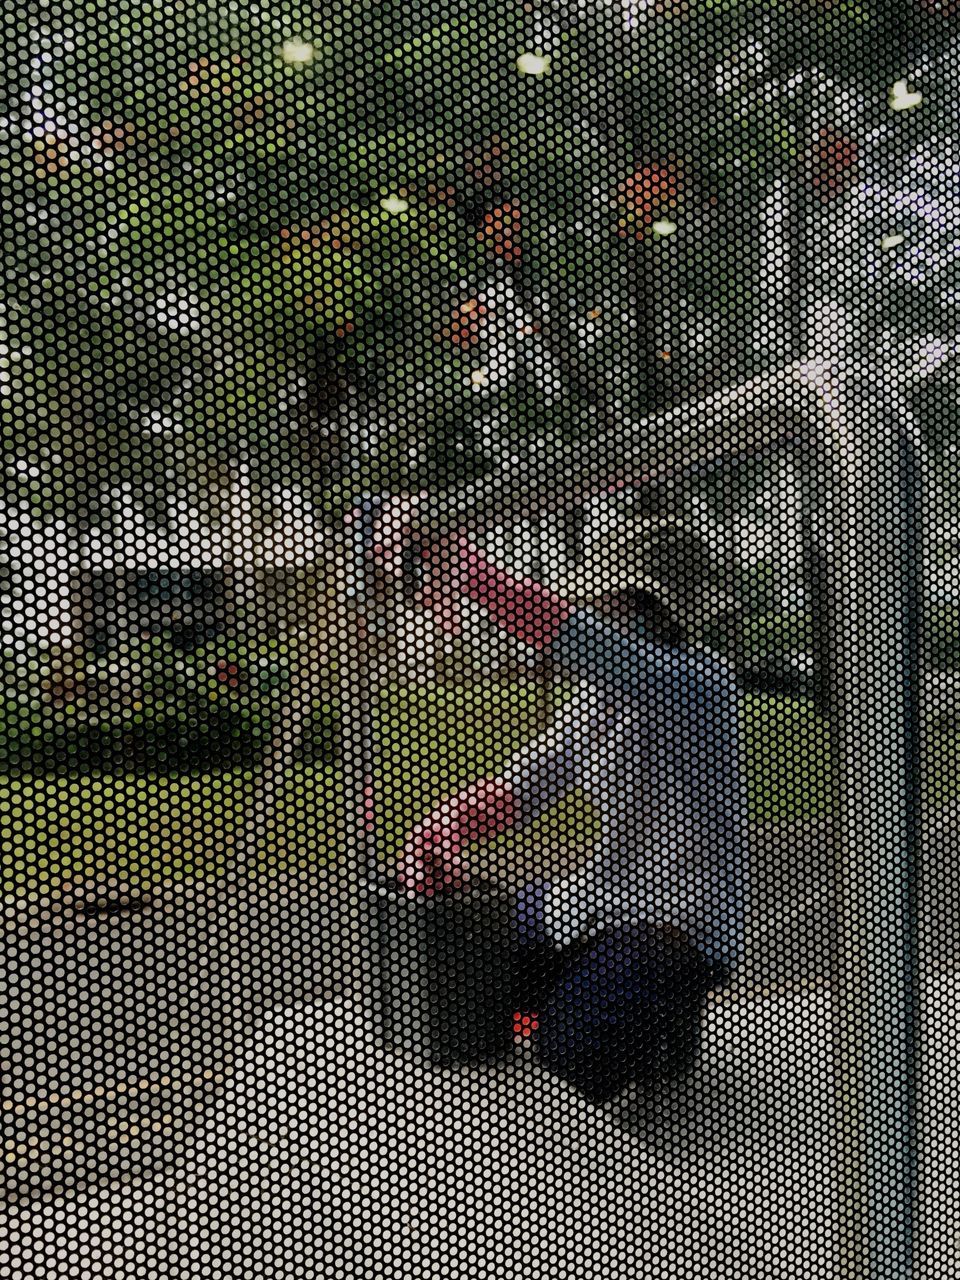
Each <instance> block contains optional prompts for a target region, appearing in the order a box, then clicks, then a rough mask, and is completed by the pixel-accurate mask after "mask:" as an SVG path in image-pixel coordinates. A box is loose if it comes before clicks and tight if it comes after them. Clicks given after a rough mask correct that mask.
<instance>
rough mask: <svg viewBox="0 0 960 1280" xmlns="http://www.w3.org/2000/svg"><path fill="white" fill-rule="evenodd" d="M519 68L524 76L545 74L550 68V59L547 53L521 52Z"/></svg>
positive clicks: (518, 60)
mask: <svg viewBox="0 0 960 1280" xmlns="http://www.w3.org/2000/svg"><path fill="white" fill-rule="evenodd" d="M517 70H518V71H519V72H520V74H521V75H522V76H545V75H546V74H547V72H548V71H549V70H550V59H549V57H548V56H547V55H546V54H541V53H521V55H520V57H519V58H518V59H517Z"/></svg>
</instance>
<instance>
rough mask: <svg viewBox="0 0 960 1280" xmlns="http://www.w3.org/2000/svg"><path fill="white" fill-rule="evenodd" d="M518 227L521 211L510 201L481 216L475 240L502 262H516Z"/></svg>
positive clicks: (517, 254) (518, 251)
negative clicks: (481, 220)
mask: <svg viewBox="0 0 960 1280" xmlns="http://www.w3.org/2000/svg"><path fill="white" fill-rule="evenodd" d="M520 227H521V209H520V206H519V204H517V203H515V202H514V201H512V200H510V201H507V203H506V204H500V205H497V207H496V208H495V209H491V210H490V212H489V213H485V214H484V216H483V222H482V223H481V225H480V230H479V231H478V232H477V239H478V240H479V241H480V243H481V244H482V245H484V247H485V248H487V249H489V250H490V252H491V253H495V254H496V255H497V257H498V258H502V259H503V261H504V262H518V261H519V259H520Z"/></svg>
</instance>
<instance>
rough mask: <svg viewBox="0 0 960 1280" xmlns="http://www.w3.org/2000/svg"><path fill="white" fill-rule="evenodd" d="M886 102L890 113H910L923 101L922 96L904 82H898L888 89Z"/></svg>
mask: <svg viewBox="0 0 960 1280" xmlns="http://www.w3.org/2000/svg"><path fill="white" fill-rule="evenodd" d="M888 101H889V103H890V110H891V111H912V110H913V108H914V107H919V105H920V103H921V102H922V101H923V94H922V93H918V92H917V90H916V89H911V88H910V87H909V86H908V84H907V82H906V80H898V81H897V82H896V83H895V84H894V85H893V86H892V87H891V89H890V97H889V99H888Z"/></svg>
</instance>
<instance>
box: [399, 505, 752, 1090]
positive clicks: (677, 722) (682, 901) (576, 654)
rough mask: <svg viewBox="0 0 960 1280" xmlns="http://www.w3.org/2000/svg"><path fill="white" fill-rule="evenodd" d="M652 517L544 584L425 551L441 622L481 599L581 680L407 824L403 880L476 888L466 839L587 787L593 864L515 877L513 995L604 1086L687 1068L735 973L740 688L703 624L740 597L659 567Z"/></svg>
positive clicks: (555, 1044)
mask: <svg viewBox="0 0 960 1280" xmlns="http://www.w3.org/2000/svg"><path fill="white" fill-rule="evenodd" d="M652 524H653V525H654V526H656V527H651V522H635V523H634V524H633V525H632V526H631V527H629V528H628V531H627V533H626V534H625V535H624V534H622V533H621V535H620V536H619V538H618V539H617V540H616V541H614V542H613V543H612V544H611V545H609V546H608V547H606V548H605V552H604V557H605V558H604V564H603V565H600V566H596V567H594V568H590V569H587V570H586V571H584V572H581V573H580V574H574V575H568V576H567V577H566V578H564V579H560V580H557V581H554V582H552V583H550V584H549V585H548V584H547V583H545V582H541V581H538V580H535V579H533V578H529V577H526V578H525V577H518V576H516V575H514V574H512V573H510V572H508V571H507V570H505V569H503V568H501V567H500V566H499V565H496V564H494V563H492V562H491V561H490V560H489V559H488V558H486V557H485V556H484V555H483V554H482V553H481V552H480V551H479V550H478V549H477V548H476V547H475V546H473V545H472V544H470V543H469V542H468V541H466V540H464V539H462V538H457V539H453V540H447V541H445V542H444V543H443V544H442V546H439V547H437V546H434V547H433V548H432V549H431V550H430V552H429V555H428V582H427V587H426V593H425V595H426V600H427V602H428V603H429V605H430V607H431V608H432V609H433V610H434V612H435V613H436V615H437V616H438V618H439V619H440V620H441V624H442V625H443V626H444V627H445V628H446V629H447V630H451V631H455V630H456V628H457V625H458V622H457V619H458V614H459V609H460V607H461V602H462V601H463V600H464V599H466V600H472V601H474V602H476V603H478V604H480V605H481V606H483V607H484V608H485V609H486V610H487V611H488V612H489V614H490V615H491V617H492V618H493V620H494V621H495V622H497V623H498V624H499V625H500V626H501V627H503V628H504V629H505V630H506V631H508V632H509V633H510V634H512V635H514V636H516V637H518V638H520V639H522V640H524V641H525V642H526V643H528V644H530V645H531V646H533V647H534V648H535V649H537V650H540V651H541V652H544V653H546V654H548V655H549V657H550V659H551V660H552V662H553V663H554V664H555V666H556V668H557V669H558V671H559V672H561V673H564V674H566V676H567V677H568V678H569V679H572V681H573V683H574V685H575V693H574V696H573V698H572V700H571V701H570V702H569V703H567V705H566V706H565V707H564V708H563V710H562V711H561V713H560V714H559V715H558V717H557V718H556V721H555V723H554V724H553V725H552V726H551V727H550V728H549V729H548V731H547V732H546V733H544V734H543V735H541V736H540V737H538V738H536V739H535V740H534V741H533V742H532V743H531V744H530V745H529V746H527V747H526V748H524V749H523V750H522V751H520V752H518V753H517V754H516V755H515V756H514V757H513V758H512V759H511V760H510V761H509V762H508V764H507V766H506V767H505V768H504V769H502V770H501V771H500V772H499V773H498V775H497V776H496V777H487V778H481V779H478V780H477V781H475V782H473V783H471V784H470V785H469V786H467V787H465V788H463V789H462V790H461V791H459V792H458V793H457V794H455V795H453V796H450V797H448V798H447V799H446V800H444V801H443V802H442V803H441V804H439V805H438V806H437V807H436V808H435V809H434V810H433V811H432V812H431V813H429V814H428V815H427V816H426V817H425V818H424V819H423V820H422V821H421V822H420V823H419V824H418V825H417V826H416V827H415V828H414V830H413V831H411V833H410V834H409V836H408V838H407V840H406V841H405V844H404V847H403V850H402V853H401V857H400V865H399V879H400V882H401V884H402V885H403V886H404V887H405V889H406V890H407V892H408V893H410V894H411V895H426V896H432V895H435V894H438V893H447V892H458V891H460V890H463V889H466V888H467V887H468V886H469V883H470V867H469V863H468V855H467V850H468V846H469V845H470V844H471V843H473V842H475V841H479V840H485V839H489V838H491V837H493V836H496V835H498V834H501V833H503V832H505V831H508V830H512V829H517V828H520V827H523V826H525V825H527V824H529V823H531V822H533V821H534V820H535V819H536V818H538V817H539V816H540V815H541V814H543V813H545V812H546V811H548V810H549V809H550V808H552V807H553V805H554V804H556V803H557V801H559V800H560V799H561V798H562V797H563V796H565V795H567V794H569V793H570V792H572V791H575V790H582V791H583V792H584V793H585V794H586V795H587V797H588V798H589V800H590V802H591V803H592V805H593V807H594V809H595V810H596V811H597V813H598V815H599V818H600V825H601V832H600V837H599V840H598V841H597V844H596V847H595V850H594V852H593V855H592V856H591V857H590V859H589V861H588V862H587V863H586V864H585V865H583V866H582V867H581V868H580V869H578V870H577V871H576V872H575V873H574V874H572V875H566V876H563V877H559V878H553V877H551V876H550V874H549V868H546V869H545V872H544V874H543V875H542V876H540V877H539V878H537V879H536V880H534V881H532V882H530V883H528V884H526V885H525V886H524V887H523V888H522V890H521V891H520V893H519V896H518V904H517V929H518V935H519V945H518V947H517V949H516V956H515V963H514V964H513V965H512V972H513V977H512V983H511V989H510V990H509V991H506V992H504V1011H505V1016H508V1006H509V1008H510V1009H512V1010H513V1011H516V1010H525V1011H529V1012H530V1013H531V1015H533V1016H535V1017H536V1020H537V1023H538V1053H539V1057H540V1061H541V1063H542V1065H543V1066H544V1067H545V1068H546V1069H547V1070H548V1071H551V1072H553V1073H554V1074H556V1075H558V1076H561V1077H563V1078H565V1079H567V1080H568V1081H569V1082H570V1083H572V1084H573V1085H574V1086H575V1087H576V1088H578V1089H579V1090H580V1092H581V1093H582V1094H584V1095H585V1096H587V1097H589V1098H591V1099H593V1100H596V1101H602V1100H605V1099H608V1098H611V1097H613V1096H615V1095H616V1094H617V1093H618V1092H619V1091H620V1090H621V1089H622V1088H623V1087H624V1086H625V1085H626V1084H627V1083H629V1082H630V1081H631V1080H634V1079H636V1080H641V1081H647V1082H652V1081H655V1080H658V1079H664V1078H675V1077H678V1076H682V1075H684V1074H686V1073H688V1072H689V1071H691V1070H692V1069H693V1067H694V1066H695V1064H696V1062H697V1060H698V1056H699V1050H700V1029H701V1022H702V1014H703V1009H704V1006H705V1003H706V998H707V994H708V993H709V992H710V991H711V990H715V989H719V988H722V987H723V986H725V985H726V984H727V983H728V982H729V981H730V979H731V976H732V973H733V970H734V966H735V965H736V963H737V961H738V959H739V958H740V954H741V950H742V945H743V925H744V915H745V897H746V871H747V866H746V864H747V847H746V834H745V822H744V801H743V794H742V784H741V777H740V766H739V760H738V735H739V696H738V691H737V687H736V684H735V681H734V677H733V674H732V670H731V667H730V665H729V664H728V663H727V662H726V661H725V660H724V659H722V658H721V657H719V656H717V655H715V654H713V653H711V652H709V651H708V650H706V649H705V648H703V647H700V646H698V645H697V644H695V643H694V642H693V639H692V637H693V634H694V631H695V628H696V627H698V626H702V625H703V623H704V621H706V620H710V619H716V618H717V617H718V616H720V615H721V614H723V613H730V612H732V611H733V607H734V605H733V601H732V600H731V599H730V598H729V597H728V596H726V595H725V594H724V593H722V592H710V591H707V590H706V588H705V587H704V585H703V583H702V581H701V582H700V585H699V588H697V587H694V588H692V589H691V586H690V580H689V577H687V578H686V579H684V575H683V573H682V572H681V566H680V565H679V564H678V566H677V576H678V581H681V580H683V581H685V583H686V585H685V588H684V589H680V590H677V589H674V590H671V588H670V587H668V586H667V585H665V584H664V582H662V581H660V580H658V579H654V578H653V577H651V576H650V575H649V574H648V573H647V572H646V571H645V567H644V566H645V565H646V563H647V561H648V559H649V550H650V538H651V535H653V536H655V535H656V534H657V532H658V530H659V533H660V534H663V533H664V532H665V531H666V532H670V531H671V528H672V532H674V533H676V526H675V525H674V526H671V528H668V529H667V530H665V528H664V526H665V525H667V526H669V525H670V522H664V521H657V522H652ZM668 541H669V539H668ZM673 545H674V547H675V548H676V546H677V542H676V539H674V543H673Z"/></svg>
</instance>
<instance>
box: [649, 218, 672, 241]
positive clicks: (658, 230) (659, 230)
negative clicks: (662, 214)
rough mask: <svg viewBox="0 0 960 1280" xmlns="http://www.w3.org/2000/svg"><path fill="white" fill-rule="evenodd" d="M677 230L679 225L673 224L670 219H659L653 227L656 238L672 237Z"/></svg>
mask: <svg viewBox="0 0 960 1280" xmlns="http://www.w3.org/2000/svg"><path fill="white" fill-rule="evenodd" d="M676 229H677V224H676V223H675V222H671V221H670V219H669V218H658V219H657V221H656V222H655V223H654V224H653V226H652V227H651V231H652V232H653V234H654V235H655V236H659V237H661V238H662V237H663V236H672V235H673V234H674V233H675V232H676Z"/></svg>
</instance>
